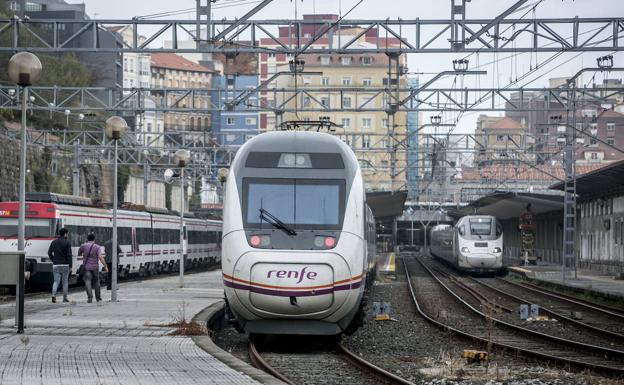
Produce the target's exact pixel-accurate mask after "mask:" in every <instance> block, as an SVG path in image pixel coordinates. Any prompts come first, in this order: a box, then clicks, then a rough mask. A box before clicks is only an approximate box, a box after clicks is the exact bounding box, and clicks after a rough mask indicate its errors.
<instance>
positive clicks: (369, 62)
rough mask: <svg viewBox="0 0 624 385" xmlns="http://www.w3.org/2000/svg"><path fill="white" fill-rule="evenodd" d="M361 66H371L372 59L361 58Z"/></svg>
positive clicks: (368, 57)
mask: <svg viewBox="0 0 624 385" xmlns="http://www.w3.org/2000/svg"><path fill="white" fill-rule="evenodd" d="M362 64H364V65H365V66H369V65H371V64H373V58H372V57H370V56H364V57H363V58H362Z"/></svg>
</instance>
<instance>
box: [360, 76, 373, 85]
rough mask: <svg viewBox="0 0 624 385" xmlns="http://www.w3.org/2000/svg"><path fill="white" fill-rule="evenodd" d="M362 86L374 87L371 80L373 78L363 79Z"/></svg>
mask: <svg viewBox="0 0 624 385" xmlns="http://www.w3.org/2000/svg"><path fill="white" fill-rule="evenodd" d="M362 85H363V86H364V87H370V86H372V85H373V79H371V78H364V79H362Z"/></svg>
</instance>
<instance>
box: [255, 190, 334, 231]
mask: <svg viewBox="0 0 624 385" xmlns="http://www.w3.org/2000/svg"><path fill="white" fill-rule="evenodd" d="M243 189H244V201H243V211H244V212H243V216H244V219H245V225H246V226H247V227H267V228H269V227H271V226H272V225H271V224H270V222H269V221H267V218H266V214H264V215H263V213H268V214H269V215H271V216H273V217H274V218H276V219H278V220H279V221H281V222H283V223H284V224H285V225H288V226H289V227H292V228H296V229H339V228H340V227H341V226H342V220H343V216H344V190H345V182H344V180H331V179H330V180H321V179H261V178H245V179H244V181H243Z"/></svg>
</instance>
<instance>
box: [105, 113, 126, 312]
mask: <svg viewBox="0 0 624 385" xmlns="http://www.w3.org/2000/svg"><path fill="white" fill-rule="evenodd" d="M127 130H128V123H126V121H125V120H124V118H122V117H120V116H111V117H110V118H108V119H106V125H105V126H104V132H105V134H106V136H107V137H108V138H109V139H112V140H113V142H114V144H115V155H114V159H113V244H112V245H111V257H112V260H111V262H112V271H111V302H116V301H117V269H118V261H117V258H118V255H117V205H118V203H117V141H119V139H121V137H122V136H123V134H124V133H125V132H126V131H127Z"/></svg>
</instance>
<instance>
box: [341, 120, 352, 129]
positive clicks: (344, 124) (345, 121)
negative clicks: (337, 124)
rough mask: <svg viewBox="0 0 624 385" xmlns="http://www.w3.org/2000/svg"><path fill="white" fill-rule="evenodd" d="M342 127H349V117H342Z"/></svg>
mask: <svg viewBox="0 0 624 385" xmlns="http://www.w3.org/2000/svg"><path fill="white" fill-rule="evenodd" d="M342 128H351V119H349V118H342Z"/></svg>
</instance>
